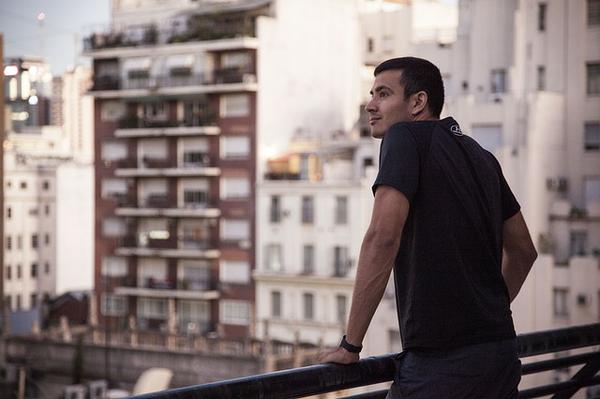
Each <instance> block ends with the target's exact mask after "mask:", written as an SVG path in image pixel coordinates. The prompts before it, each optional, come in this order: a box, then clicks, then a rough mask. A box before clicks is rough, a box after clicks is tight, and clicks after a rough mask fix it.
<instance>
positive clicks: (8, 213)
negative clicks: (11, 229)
mask: <svg viewBox="0 0 600 399" xmlns="http://www.w3.org/2000/svg"><path fill="white" fill-rule="evenodd" d="M11 217H12V208H11V207H10V206H9V207H8V208H6V218H7V219H10V218H11Z"/></svg>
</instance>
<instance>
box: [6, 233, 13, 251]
mask: <svg viewBox="0 0 600 399" xmlns="http://www.w3.org/2000/svg"><path fill="white" fill-rule="evenodd" d="M11 249H12V237H11V236H6V250H7V251H10V250H11Z"/></svg>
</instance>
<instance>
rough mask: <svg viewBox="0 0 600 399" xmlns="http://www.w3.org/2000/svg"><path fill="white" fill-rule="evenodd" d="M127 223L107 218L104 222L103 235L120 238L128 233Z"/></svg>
mask: <svg viewBox="0 0 600 399" xmlns="http://www.w3.org/2000/svg"><path fill="white" fill-rule="evenodd" d="M126 230H127V228H126V226H125V222H124V221H123V220H122V219H118V218H106V219H104V220H103V221H102V235H104V237H120V236H123V235H125V233H126Z"/></svg>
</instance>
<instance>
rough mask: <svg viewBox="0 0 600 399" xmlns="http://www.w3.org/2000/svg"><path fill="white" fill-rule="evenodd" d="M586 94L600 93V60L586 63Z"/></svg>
mask: <svg viewBox="0 0 600 399" xmlns="http://www.w3.org/2000/svg"><path fill="white" fill-rule="evenodd" d="M586 76H587V79H586V81H587V94H600V62H588V63H587V64H586Z"/></svg>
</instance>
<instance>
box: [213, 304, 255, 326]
mask: <svg viewBox="0 0 600 399" xmlns="http://www.w3.org/2000/svg"><path fill="white" fill-rule="evenodd" d="M220 310H221V322H222V323H224V324H236V325H242V326H246V325H248V324H250V304H249V303H248V302H247V301H235V300H223V301H221V309H220Z"/></svg>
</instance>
